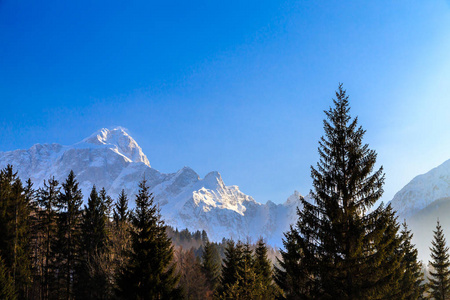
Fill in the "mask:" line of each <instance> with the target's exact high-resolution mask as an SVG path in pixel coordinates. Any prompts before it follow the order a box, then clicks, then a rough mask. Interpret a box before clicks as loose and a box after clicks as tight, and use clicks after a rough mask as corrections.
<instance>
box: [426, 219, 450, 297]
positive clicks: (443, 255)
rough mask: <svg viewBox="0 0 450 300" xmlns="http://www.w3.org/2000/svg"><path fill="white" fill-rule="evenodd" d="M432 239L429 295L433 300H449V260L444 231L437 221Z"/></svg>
mask: <svg viewBox="0 0 450 300" xmlns="http://www.w3.org/2000/svg"><path fill="white" fill-rule="evenodd" d="M433 233H434V237H433V241H431V244H432V247H431V248H430V250H431V259H432V260H431V261H430V265H431V266H432V267H433V270H430V275H431V276H430V277H428V279H429V280H430V283H429V289H430V295H431V296H432V297H433V298H434V299H435V300H445V299H449V298H450V260H449V254H448V247H447V246H446V241H445V236H444V231H443V230H442V227H441V224H440V223H439V221H437V224H436V230H435V231H433Z"/></svg>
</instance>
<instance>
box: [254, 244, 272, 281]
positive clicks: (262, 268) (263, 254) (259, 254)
mask: <svg viewBox="0 0 450 300" xmlns="http://www.w3.org/2000/svg"><path fill="white" fill-rule="evenodd" d="M254 268H255V272H256V274H257V275H258V276H260V277H261V280H262V281H263V282H264V284H265V285H267V286H270V285H271V284H272V263H271V262H270V260H269V258H268V257H267V246H266V243H264V240H263V239H262V238H259V239H258V242H257V243H256V248H255V263H254Z"/></svg>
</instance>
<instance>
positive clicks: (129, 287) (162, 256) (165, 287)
mask: <svg viewBox="0 0 450 300" xmlns="http://www.w3.org/2000/svg"><path fill="white" fill-rule="evenodd" d="M135 202H136V209H135V212H134V213H133V214H132V217H131V223H132V225H133V227H134V228H133V229H134V230H133V231H132V232H131V241H132V251H130V253H129V261H128V264H127V266H126V267H125V269H124V270H123V271H122V274H120V278H119V280H118V288H119V290H118V294H119V295H120V296H121V297H123V298H126V299H178V298H180V297H181V290H180V288H179V287H178V282H179V275H178V274H177V273H176V270H175V265H174V261H173V246H172V244H171V240H170V239H169V238H168V237H167V234H166V225H165V224H164V222H163V221H162V220H161V217H160V214H159V211H158V209H157V207H156V204H155V203H154V198H153V196H152V195H151V194H150V192H149V187H148V186H147V182H146V180H145V179H144V180H143V181H142V182H141V183H140V184H139V192H138V194H137V195H136V200H135Z"/></svg>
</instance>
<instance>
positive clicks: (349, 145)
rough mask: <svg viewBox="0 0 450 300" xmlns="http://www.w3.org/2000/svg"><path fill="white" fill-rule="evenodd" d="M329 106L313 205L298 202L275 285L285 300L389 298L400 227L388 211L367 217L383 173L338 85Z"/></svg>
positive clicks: (313, 169)
mask: <svg viewBox="0 0 450 300" xmlns="http://www.w3.org/2000/svg"><path fill="white" fill-rule="evenodd" d="M333 102H334V107H332V108H330V109H329V110H327V111H325V114H326V117H327V119H326V120H324V122H323V124H324V130H325V136H324V137H322V138H321V139H320V141H319V148H318V150H319V157H320V159H319V162H318V163H317V166H316V167H311V176H312V179H313V186H314V190H313V191H311V195H312V198H313V199H314V204H313V203H309V202H307V201H305V200H304V199H303V198H302V199H300V201H301V205H302V206H303V208H302V209H301V210H298V215H299V219H298V221H297V224H296V226H295V227H292V228H291V230H290V232H288V233H287V234H286V236H285V237H286V239H285V241H284V245H285V248H286V250H285V251H282V263H281V267H282V268H281V269H278V270H277V272H276V273H277V282H278V283H279V284H280V287H281V288H283V289H284V291H285V296H286V297H287V298H299V299H308V298H312V299H378V298H384V297H388V295H389V294H390V290H389V284H392V283H393V281H396V280H398V278H397V275H396V274H398V273H396V270H395V269H394V268H393V267H392V265H398V260H399V256H398V255H397V254H396V250H397V249H398V248H397V246H398V244H399V241H398V239H397V238H396V235H397V230H398V226H396V225H395V223H396V221H395V219H393V218H394V215H393V213H392V212H391V208H390V207H389V206H387V207H384V206H379V207H378V208H376V209H374V210H373V211H371V212H369V209H370V208H371V207H372V206H373V205H374V204H375V202H376V201H377V200H378V199H379V198H380V197H381V195H382V194H383V188H382V187H383V183H384V174H383V169H382V168H379V169H378V170H375V171H374V168H375V163H376V157H377V155H376V153H375V151H373V150H370V149H369V146H368V145H367V144H363V137H364V134H365V130H363V129H362V127H360V126H358V119H357V118H355V119H353V120H352V118H351V116H350V114H349V112H350V107H349V102H348V97H347V95H346V92H345V91H344V90H343V88H342V85H339V89H338V91H337V92H336V99H333ZM386 221H389V222H387V224H386ZM383 222H384V223H383ZM288 262H289V263H292V266H288V265H287V263H288ZM298 281H303V282H298ZM297 284H298V286H297Z"/></svg>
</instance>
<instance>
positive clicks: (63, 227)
mask: <svg viewBox="0 0 450 300" xmlns="http://www.w3.org/2000/svg"><path fill="white" fill-rule="evenodd" d="M82 203H83V195H82V194H81V190H80V189H79V187H78V182H77V180H76V179H75V174H74V172H73V171H70V173H69V175H68V176H67V179H66V181H65V182H64V183H63V184H62V191H61V192H60V195H59V198H58V203H57V207H58V213H57V214H58V217H57V233H56V239H55V243H54V245H53V248H52V251H53V253H54V255H55V265H54V268H56V269H57V270H58V273H57V277H56V284H55V287H54V289H52V290H53V292H54V294H55V296H56V297H58V298H61V297H62V298H72V297H73V294H74V283H75V282H76V281H77V279H78V277H77V275H78V274H77V273H76V269H77V267H78V265H79V261H80V247H81V228H80V224H81V214H82V211H81V209H80V207H81V205H82Z"/></svg>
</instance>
